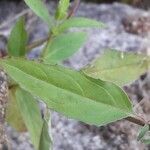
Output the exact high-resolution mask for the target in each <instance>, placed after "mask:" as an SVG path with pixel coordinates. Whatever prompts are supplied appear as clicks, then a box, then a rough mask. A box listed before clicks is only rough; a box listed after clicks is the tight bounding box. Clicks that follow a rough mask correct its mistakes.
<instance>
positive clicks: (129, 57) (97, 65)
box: [83, 50, 150, 86]
mask: <svg viewBox="0 0 150 150" xmlns="http://www.w3.org/2000/svg"><path fill="white" fill-rule="evenodd" d="M149 64H150V58H149V57H147V56H145V55H139V54H134V53H129V52H120V51H115V50H106V51H105V52H104V54H103V55H102V56H100V57H98V58H97V59H96V60H95V61H94V62H93V63H92V64H91V65H90V66H87V67H86V68H85V69H83V71H84V73H86V74H87V75H88V76H91V77H93V78H96V79H102V80H105V81H111V82H114V83H116V84H117V85H119V86H123V85H125V84H128V83H130V82H132V81H134V80H136V79H137V78H138V77H139V75H141V74H143V73H144V72H146V71H147V70H148V68H149V67H148V65H149Z"/></svg>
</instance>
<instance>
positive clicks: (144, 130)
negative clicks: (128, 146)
mask: <svg viewBox="0 0 150 150" xmlns="http://www.w3.org/2000/svg"><path fill="white" fill-rule="evenodd" d="M149 129H150V128H149V125H148V124H146V125H145V126H144V127H142V128H141V129H140V132H139V134H138V138H137V140H138V141H139V140H141V139H143V137H144V136H145V134H146V133H147V132H148V131H149Z"/></svg>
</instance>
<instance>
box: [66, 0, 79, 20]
mask: <svg viewBox="0 0 150 150" xmlns="http://www.w3.org/2000/svg"><path fill="white" fill-rule="evenodd" d="M79 4H80V0H75V2H74V5H73V7H72V9H71V10H70V12H69V14H68V16H67V19H69V18H70V17H72V16H74V14H75V13H76V11H77V9H78V8H79Z"/></svg>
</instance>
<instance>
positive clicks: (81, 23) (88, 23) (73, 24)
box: [53, 17, 105, 34]
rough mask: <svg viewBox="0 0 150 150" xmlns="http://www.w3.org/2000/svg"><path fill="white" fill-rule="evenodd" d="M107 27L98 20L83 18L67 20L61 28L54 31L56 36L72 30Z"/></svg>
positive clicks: (58, 27)
mask: <svg viewBox="0 0 150 150" xmlns="http://www.w3.org/2000/svg"><path fill="white" fill-rule="evenodd" d="M103 27H105V25H104V24H103V23H102V22H100V21H96V20H92V19H88V18H83V17H73V18H69V19H68V20H65V21H64V22H63V23H61V24H60V25H59V26H57V27H56V28H54V29H53V32H54V34H58V33H62V32H64V31H65V30H68V29H70V28H103Z"/></svg>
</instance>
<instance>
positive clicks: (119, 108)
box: [1, 58, 132, 126]
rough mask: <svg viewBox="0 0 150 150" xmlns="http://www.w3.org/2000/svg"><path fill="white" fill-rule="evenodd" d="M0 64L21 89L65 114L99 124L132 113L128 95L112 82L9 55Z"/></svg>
mask: <svg viewBox="0 0 150 150" xmlns="http://www.w3.org/2000/svg"><path fill="white" fill-rule="evenodd" d="M1 64H2V65H3V67H4V68H5V70H6V72H7V73H8V75H9V76H10V77H11V78H12V79H14V80H15V81H16V82H17V83H18V84H19V85H20V86H21V87H22V88H23V89H25V90H26V91H28V92H31V93H32V94H33V95H34V96H39V98H41V99H43V101H44V102H45V103H46V104H47V106H48V107H49V108H51V109H52V110H55V111H58V112H60V113H62V114H64V115H66V116H68V117H71V118H74V119H77V120H80V121H83V122H86V123H89V124H94V125H98V126H100V125H105V124H108V123H111V122H114V121H116V120H120V119H122V118H125V117H127V116H129V115H131V113H132V106H131V103H130V101H129V98H128V97H127V95H126V94H125V93H124V91H123V90H122V89H121V88H119V87H118V86H116V85H115V84H113V83H109V82H104V81H101V80H96V79H92V78H90V77H87V76H85V75H84V74H83V73H80V72H77V71H73V70H70V69H66V68H64V67H60V66H56V65H44V64H41V63H38V62H32V61H29V60H23V59H17V58H12V59H11V58H10V59H6V60H1ZM41 89H42V90H41Z"/></svg>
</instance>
